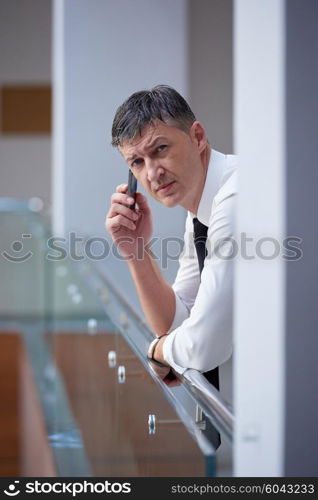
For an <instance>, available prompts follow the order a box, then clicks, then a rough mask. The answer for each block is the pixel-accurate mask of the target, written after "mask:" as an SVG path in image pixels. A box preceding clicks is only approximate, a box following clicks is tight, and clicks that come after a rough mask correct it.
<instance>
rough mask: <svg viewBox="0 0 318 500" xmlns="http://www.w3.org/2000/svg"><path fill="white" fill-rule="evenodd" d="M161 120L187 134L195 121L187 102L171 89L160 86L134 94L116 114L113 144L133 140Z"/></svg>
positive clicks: (116, 144) (119, 144)
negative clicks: (147, 127)
mask: <svg viewBox="0 0 318 500" xmlns="http://www.w3.org/2000/svg"><path fill="white" fill-rule="evenodd" d="M156 120H160V121H162V122H164V123H167V124H168V125H173V126H175V127H178V128H180V129H181V130H183V131H185V132H188V131H189V129H190V127H191V125H192V124H193V122H194V121H195V120H196V118H195V116H194V113H193V112H192V110H191V108H190V106H189V105H188V103H187V102H186V100H185V99H184V98H183V97H182V96H181V95H180V94H179V93H178V92H177V91H176V90H175V89H173V88H172V87H169V86H168V85H157V86H156V87H154V88H153V89H151V90H141V91H139V92H135V93H134V94H132V95H131V96H130V97H128V99H127V100H126V101H125V102H124V103H123V104H122V105H121V106H119V108H118V109H117V111H116V114H115V117H114V121H113V125H112V145H113V146H117V147H118V146H121V145H122V144H123V142H124V141H132V140H133V139H134V138H135V137H136V135H137V134H139V135H141V132H142V129H143V128H144V127H145V126H147V125H153V124H154V123H155V122H156Z"/></svg>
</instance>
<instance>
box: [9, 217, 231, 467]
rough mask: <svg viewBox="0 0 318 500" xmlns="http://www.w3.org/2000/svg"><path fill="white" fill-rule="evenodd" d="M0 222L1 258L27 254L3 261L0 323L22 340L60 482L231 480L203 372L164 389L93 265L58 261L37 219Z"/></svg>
mask: <svg viewBox="0 0 318 500" xmlns="http://www.w3.org/2000/svg"><path fill="white" fill-rule="evenodd" d="M0 221H1V235H2V242H3V245H2V251H7V252H8V251H9V250H11V252H12V255H13V256H16V255H17V254H18V252H21V251H22V250H23V251H25V252H31V253H32V257H30V258H29V259H26V260H25V262H22V263H17V262H12V261H10V259H6V258H5V259H3V256H2V260H1V264H0V265H1V271H3V273H4V274H3V275H4V276H5V281H6V282H7V283H8V286H2V287H1V294H2V295H1V298H2V299H3V300H1V325H2V326H3V325H6V327H7V326H8V324H12V325H13V323H14V324H15V326H16V325H18V327H19V329H20V331H21V332H22V334H23V338H24V341H25V345H26V348H27V352H28V355H29V357H30V360H31V363H32V368H33V371H34V375H35V380H36V386H37V390H38V394H39V398H40V401H41V405H42V408H43V414H44V417H45V424H46V429H47V435H48V440H49V443H50V446H51V449H52V453H53V456H54V460H55V464H56V469H57V473H58V475H61V476H89V475H94V476H110V477H111V476H129V475H130V476H160V475H161V476H169V475H170V476H187V475H189V476H214V475H231V473H232V471H231V429H232V424H233V421H232V413H231V409H230V408H228V413H227V407H226V405H223V406H222V404H221V405H220V408H219V409H218V407H217V406H216V411H215V410H214V409H213V408H212V410H211V398H212V400H213V394H212V396H211V395H210V394H209V388H207V389H204V387H201V385H200V384H201V381H200V380H201V379H200V380H199V379H197V378H196V377H200V374H194V377H193V378H192V379H191V377H190V379H189V380H190V381H189V380H186V379H183V383H182V385H181V386H179V387H176V388H168V387H167V386H165V385H164V384H163V382H162V381H160V380H159V379H158V378H157V377H156V376H155V375H154V373H153V372H152V370H151V369H150V367H149V365H148V363H147V361H146V351H147V347H148V344H149V341H150V340H151V339H152V338H153V335H152V333H151V331H150V330H149V328H148V326H147V325H146V324H145V322H144V321H143V319H142V318H140V316H138V315H137V314H136V312H135V310H134V309H133V308H132V307H131V306H130V305H129V304H128V303H127V302H126V301H125V300H124V299H123V297H122V296H121V295H120V294H119V293H118V290H116V288H114V286H113V285H112V283H111V282H109V281H108V280H107V277H105V276H103V275H102V273H101V272H100V270H99V269H97V266H95V265H94V262H92V261H90V260H89V259H88V258H85V259H83V260H74V259H72V258H71V257H70V255H69V254H68V252H67V251H66V252H65V253H63V254H62V253H61V252H60V253H59V254H58V256H59V258H56V257H57V252H54V251H52V245H51V244H50V245H48V241H49V238H50V233H49V231H48V229H47V228H48V225H47V221H46V220H45V218H43V217H41V215H40V214H33V213H30V211H26V212H23V211H20V212H19V213H18V211H16V212H15V213H13V212H12V210H11V212H10V211H8V210H7V211H6V212H4V211H3V212H1V213H0ZM23 234H31V237H30V238H29V237H25V238H23ZM22 239H23V244H24V239H25V240H26V243H25V246H23V248H19V249H18V246H17V245H16V248H14V247H12V244H13V243H14V242H17V241H22ZM65 248H67V245H66V247H65ZM19 255H20V254H19ZM21 255H22V254H21ZM61 255H63V258H62V257H61ZM4 261H5V262H4ZM201 378H202V377H201ZM212 403H213V401H212ZM212 406H213V405H212ZM211 425H216V426H217V427H218V429H219V430H220V432H221V440H222V444H221V447H220V449H219V450H217V451H216V452H215V450H214V448H213V442H212V441H211V436H210V428H211Z"/></svg>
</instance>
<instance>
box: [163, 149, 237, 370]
mask: <svg viewBox="0 0 318 500" xmlns="http://www.w3.org/2000/svg"><path fill="white" fill-rule="evenodd" d="M236 166H237V157H236V156H233V155H224V154H222V153H219V152H218V151H215V150H212V151H211V157H210V162H209V167H208V171H207V175H206V180H205V185H204V188H203V192H202V196H201V200H200V203H199V207H198V213H197V214H196V215H195V214H192V213H191V212H188V216H187V219H186V227H185V234H184V248H183V251H182V254H181V255H180V258H179V269H178V273H177V276H176V279H175V282H174V284H173V285H172V288H173V290H174V293H175V297H176V312H175V316H174V319H173V322H172V325H171V327H170V330H169V335H168V336H167V337H166V339H165V342H164V344H163V356H164V358H165V360H166V361H167V363H169V365H170V366H171V367H172V368H173V369H174V370H175V371H176V372H178V373H180V374H183V373H184V372H185V371H186V370H187V368H193V369H196V370H199V371H200V372H206V371H208V370H212V369H213V368H215V367H217V366H219V365H221V364H222V363H224V362H225V361H226V360H227V359H229V358H230V356H231V354H232V343H233V340H232V319H233V311H232V309H233V264H234V259H233V255H234V254H233V251H235V247H234V246H233V239H234V235H235V231H234V216H235V200H236V194H237V171H236ZM194 217H197V218H198V219H199V221H200V222H202V223H203V224H205V225H206V226H208V235H207V242H206V245H207V251H208V254H207V257H206V259H205V262H204V268H203V270H202V274H201V281H200V272H199V264H198V259H197V254H196V249H195V246H194V241H193V218H194Z"/></svg>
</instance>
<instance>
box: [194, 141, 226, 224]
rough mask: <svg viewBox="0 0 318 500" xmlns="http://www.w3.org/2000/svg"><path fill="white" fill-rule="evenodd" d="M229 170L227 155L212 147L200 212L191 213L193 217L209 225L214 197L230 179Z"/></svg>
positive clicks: (199, 207)
mask: <svg viewBox="0 0 318 500" xmlns="http://www.w3.org/2000/svg"><path fill="white" fill-rule="evenodd" d="M227 170H228V169H227V162H226V155H224V154H222V153H219V152H218V151H216V150H215V149H212V150H211V156H210V161H209V165H208V170H207V174H206V178H205V184H204V187H203V191H202V195H201V199H200V202H199V206H198V212H197V215H194V214H193V213H191V215H192V217H197V218H198V219H199V221H200V222H202V224H205V225H206V226H208V225H209V220H210V216H211V209H212V203H213V200H214V197H215V196H216V194H217V193H218V191H219V189H220V188H221V187H222V185H223V184H224V182H225V181H226V180H227V179H228V175H227Z"/></svg>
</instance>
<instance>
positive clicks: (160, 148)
mask: <svg viewBox="0 0 318 500" xmlns="http://www.w3.org/2000/svg"><path fill="white" fill-rule="evenodd" d="M165 149H167V145H166V144H161V145H160V146H159V147H158V148H157V151H158V152H159V153H161V151H164V150H165Z"/></svg>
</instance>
